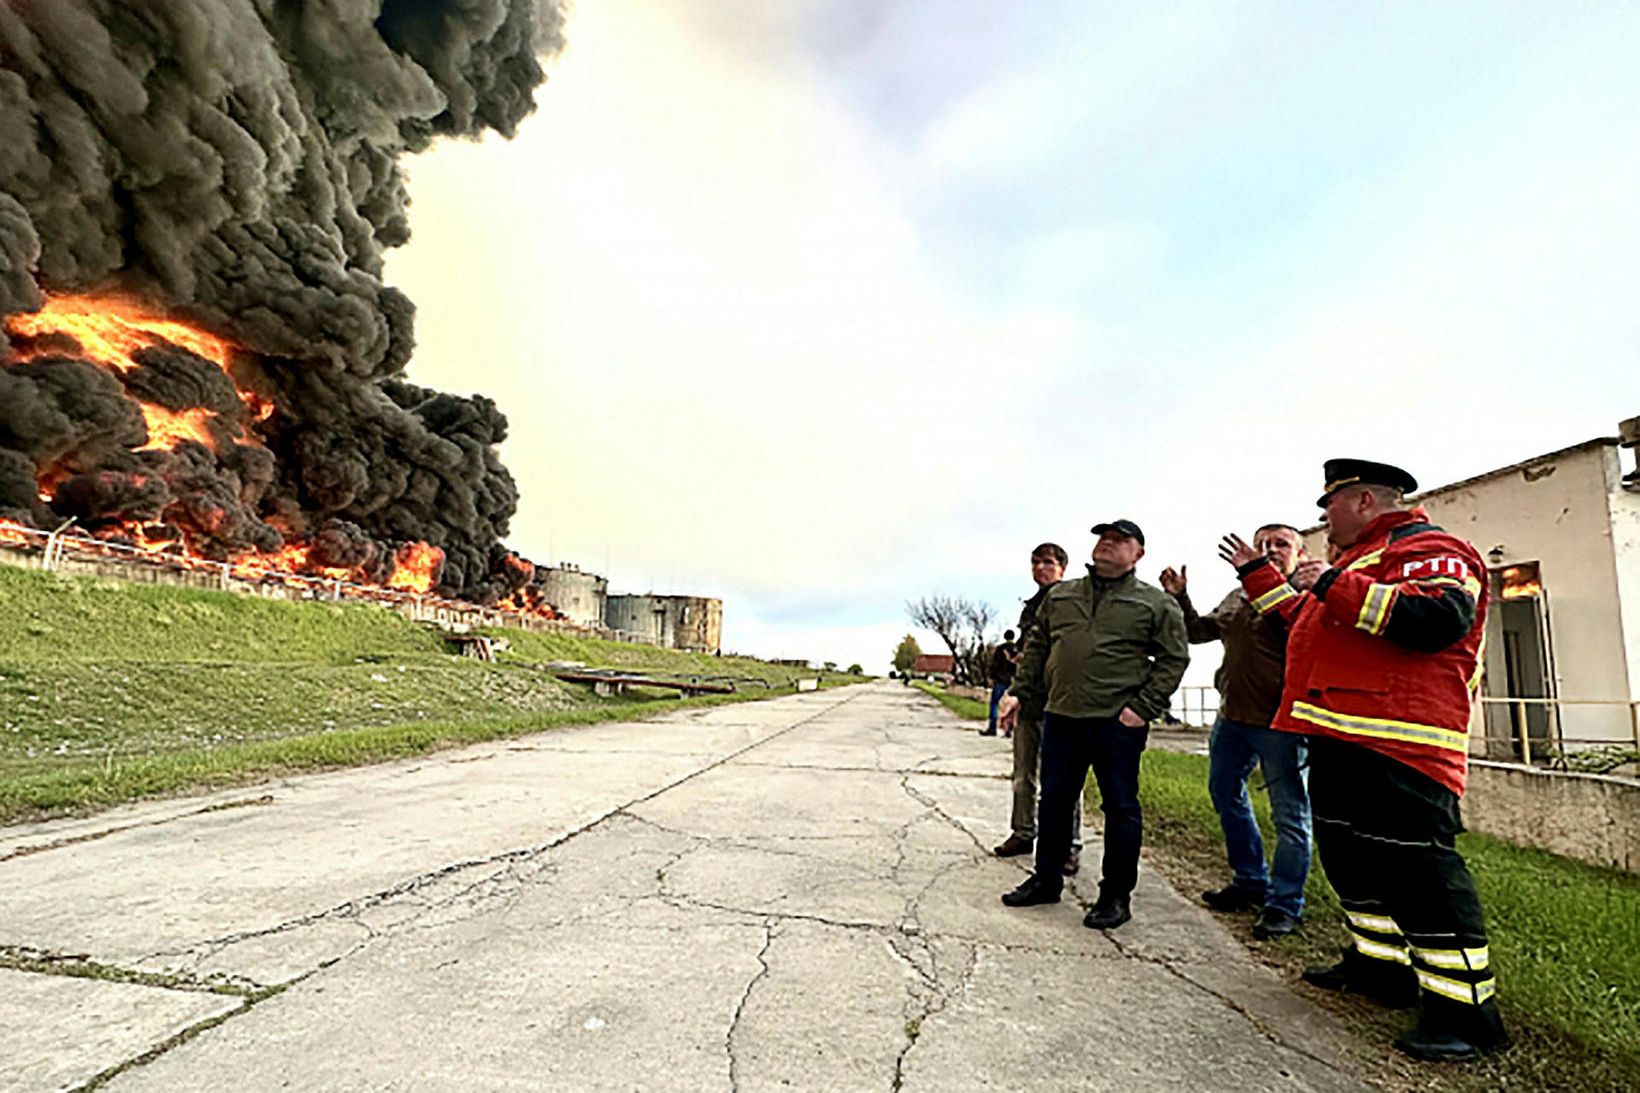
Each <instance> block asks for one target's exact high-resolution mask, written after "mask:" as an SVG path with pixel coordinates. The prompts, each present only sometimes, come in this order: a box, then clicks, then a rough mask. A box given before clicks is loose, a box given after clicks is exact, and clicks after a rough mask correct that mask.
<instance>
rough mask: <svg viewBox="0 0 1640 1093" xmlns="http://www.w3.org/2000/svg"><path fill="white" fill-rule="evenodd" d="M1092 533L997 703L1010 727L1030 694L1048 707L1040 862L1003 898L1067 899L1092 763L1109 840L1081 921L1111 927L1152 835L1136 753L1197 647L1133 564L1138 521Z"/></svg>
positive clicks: (1139, 547)
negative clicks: (1077, 571) (1089, 557)
mask: <svg viewBox="0 0 1640 1093" xmlns="http://www.w3.org/2000/svg"><path fill="white" fill-rule="evenodd" d="M1093 534H1095V535H1097V536H1099V541H1098V542H1097V543H1095V544H1094V548H1093V564H1092V565H1090V566H1088V575H1087V576H1086V577H1078V578H1076V579H1075V580H1069V581H1062V582H1060V583H1059V584H1057V585H1054V586H1053V588H1051V589H1049V591H1048V594H1047V596H1046V597H1045V598H1044V600H1043V601H1042V606H1041V607H1040V608H1039V609H1038V611H1037V614H1036V618H1035V619H1034V620H1033V621H1032V624H1031V628H1030V630H1029V631H1028V632H1027V633H1026V635H1025V649H1024V652H1023V653H1022V654H1021V656H1020V660H1019V668H1018V670H1017V672H1016V673H1015V674H1014V684H1013V687H1012V688H1010V690H1009V692H1008V695H1007V697H1005V698H1004V699H1003V700H1002V704H1001V706H1000V707H999V708H998V716H999V722H1000V723H1001V724H1002V725H1003V727H1004V728H1012V726H1013V723H1014V719H1015V718H1016V717H1018V714H1019V706H1020V703H1021V702H1022V701H1030V700H1033V699H1038V698H1045V699H1046V709H1047V713H1046V716H1045V717H1044V719H1043V724H1042V803H1041V805H1040V806H1039V807H1038V809H1037V812H1038V815H1037V839H1036V872H1034V873H1033V874H1031V876H1029V877H1027V878H1026V880H1025V882H1024V883H1023V884H1021V885H1020V886H1019V887H1018V888H1015V889H1014V890H1013V891H1011V892H1007V893H1005V894H1004V895H1003V897H1002V902H1003V903H1006V904H1007V905H1008V906H1010V907H1028V906H1030V905H1032V904H1037V903H1057V902H1059V895H1060V891H1061V890H1062V888H1063V886H1064V877H1063V876H1062V875H1061V874H1060V866H1061V865H1063V863H1064V861H1065V855H1066V853H1067V852H1068V851H1069V849H1070V839H1071V812H1072V809H1073V808H1074V806H1075V804H1076V801H1077V799H1078V798H1079V797H1080V796H1081V793H1082V787H1083V786H1084V785H1085V784H1086V782H1087V778H1088V768H1089V767H1090V766H1091V767H1092V768H1093V776H1094V779H1095V781H1097V782H1098V783H1099V797H1100V811H1102V812H1103V813H1104V815H1105V850H1104V859H1103V862H1102V866H1101V868H1102V874H1101V879H1100V882H1099V899H1098V901H1097V902H1096V903H1095V904H1094V905H1093V909H1092V910H1090V911H1089V912H1088V913H1087V916H1086V917H1085V918H1083V920H1082V924H1083V925H1084V926H1087V927H1089V928H1091V929H1096V930H1109V929H1114V928H1115V927H1117V926H1120V925H1121V924H1122V923H1124V922H1126V921H1127V920H1128V919H1129V918H1131V917H1133V916H1132V912H1131V909H1130V906H1129V899H1130V897H1131V895H1132V893H1133V888H1134V885H1135V884H1136V883H1137V882H1138V878H1139V848H1140V845H1141V843H1142V842H1143V838H1144V817H1143V814H1142V813H1141V812H1140V809H1139V756H1140V755H1141V754H1142V753H1143V752H1144V750H1145V739H1146V737H1147V736H1148V735H1149V733H1150V722H1151V720H1152V719H1154V718H1156V717H1159V716H1161V714H1162V713H1163V712H1165V711H1166V710H1167V708H1168V701H1169V699H1170V698H1172V696H1173V692H1174V691H1175V690H1176V689H1178V686H1179V681H1180V680H1181V679H1183V678H1184V670H1185V667H1186V666H1187V665H1188V664H1189V663H1190V646H1189V643H1188V642H1187V640H1186V638H1185V627H1184V613H1183V612H1182V611H1180V609H1179V605H1178V603H1177V602H1175V601H1174V599H1173V597H1172V596H1169V595H1168V594H1167V593H1165V592H1163V591H1162V590H1161V589H1159V588H1157V587H1155V586H1154V585H1150V584H1146V583H1145V582H1144V581H1141V580H1139V579H1138V578H1137V577H1136V576H1134V574H1133V567H1134V566H1135V565H1137V564H1138V561H1139V559H1140V558H1142V557H1144V553H1145V533H1144V532H1143V531H1141V530H1140V529H1139V525H1137V524H1135V523H1134V522H1133V521H1131V520H1112V521H1110V522H1109V523H1103V524H1095V525H1094V527H1093Z"/></svg>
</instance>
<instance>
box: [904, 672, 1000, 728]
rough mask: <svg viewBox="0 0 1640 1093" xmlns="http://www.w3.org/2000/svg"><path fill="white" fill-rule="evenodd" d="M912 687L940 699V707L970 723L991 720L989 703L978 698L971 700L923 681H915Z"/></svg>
mask: <svg viewBox="0 0 1640 1093" xmlns="http://www.w3.org/2000/svg"><path fill="white" fill-rule="evenodd" d="M911 685H912V686H913V687H915V688H917V690H919V691H921V692H922V693H923V694H925V695H931V696H933V697H934V698H937V699H939V702H940V705H942V706H944V707H945V708H946V709H948V710H950V711H951V712H952V713H954V714H956V715H957V716H958V717H965V718H967V719H969V720H970V721H988V720H990V718H991V706H990V704H989V703H987V702H981V701H980V700H979V699H977V698H969V697H967V696H966V695H954V694H951V693H950V692H948V691H946V690H945V689H944V688H941V687H936V686H935V685H934V684H932V683H924V682H922V681H921V680H914V681H912V684H911Z"/></svg>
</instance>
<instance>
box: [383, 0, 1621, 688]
mask: <svg viewBox="0 0 1640 1093" xmlns="http://www.w3.org/2000/svg"><path fill="white" fill-rule="evenodd" d="M1444 10H1445V9H1443V11H1444ZM1338 18H1340V17H1339V16H1338V15H1337V13H1336V12H1330V13H1329V14H1328V15H1326V16H1325V17H1323V16H1322V15H1320V14H1317V15H1314V16H1305V17H1296V16H1295V17H1292V18H1287V17H1283V18H1282V19H1280V20H1277V19H1275V18H1274V17H1271V18H1261V19H1252V20H1248V19H1245V18H1243V17H1242V15H1241V14H1240V12H1239V10H1238V9H1231V8H1227V7H1222V6H1217V5H1206V6H1198V7H1195V8H1191V9H1188V10H1185V9H1180V10H1178V11H1175V10H1172V9H1170V10H1169V11H1168V12H1165V13H1160V14H1158V13H1154V12H1140V13H1137V14H1133V15H1127V14H1124V13H1114V14H1113V13H1112V12H1111V11H1110V10H1100V11H1093V10H1091V9H1087V8H1086V7H1085V6H1083V5H1067V6H1065V7H1063V8H1060V9H1055V11H1054V12H1053V13H1052V17H1047V16H1033V15H1030V14H1028V13H1022V14H1020V15H1019V16H1018V17H1017V20H1015V19H1010V20H1009V21H1008V24H1007V26H1006V28H1004V29H998V30H995V33H994V42H993V40H992V39H991V37H988V36H992V35H993V28H992V27H990V26H989V25H988V26H987V28H986V30H985V33H983V34H970V33H966V32H959V30H955V29H954V30H952V31H951V33H950V34H946V35H942V34H940V33H937V31H938V30H939V28H940V26H941V25H942V20H946V19H948V16H947V15H946V14H944V13H943V6H941V5H916V4H911V3H909V2H908V3H907V4H895V5H887V6H885V5H881V4H875V3H866V2H862V3H858V4H852V5H849V6H847V7H846V8H838V7H836V6H835V5H830V4H821V3H818V0H816V2H814V3H806V4H803V5H798V6H794V7H783V6H772V5H762V4H755V3H751V0H742V2H740V3H738V4H736V5H735V6H732V7H727V8H725V7H721V6H718V5H715V4H711V3H706V2H705V0H702V2H700V3H695V4H685V5H678V6H674V5H649V4H640V3H637V2H635V0H633V2H628V3H613V2H611V3H600V4H596V5H593V4H584V5H580V6H578V7H577V8H576V9H574V11H573V13H572V17H571V21H570V24H569V26H568V40H569V43H570V44H569V48H568V50H567V52H566V53H565V55H564V56H563V57H562V59H561V60H560V61H559V62H558V63H557V64H556V66H555V67H554V68H553V70H552V72H551V74H550V76H551V78H550V80H549V83H548V85H547V87H546V88H545V90H544V91H543V92H542V94H541V95H540V97H539V102H540V111H539V112H538V114H537V116H536V117H535V118H534V119H533V120H532V121H530V122H529V123H528V124H527V125H526V126H525V127H524V130H523V132H522V133H521V135H520V137H519V139H518V140H517V141H515V142H513V143H512V144H500V143H497V142H490V143H479V144H465V145H459V146H451V147H442V148H439V149H438V150H436V151H435V152H433V153H432V154H430V155H428V156H425V157H423V158H421V159H420V160H418V161H416V162H415V163H414V164H413V166H412V171H413V176H412V187H411V193H412V196H413V197H414V199H415V202H416V203H415V206H414V208H413V211H412V226H413V228H414V231H415V238H414V240H413V242H412V243H411V244H410V246H409V247H408V248H406V249H405V250H404V251H403V252H401V253H399V254H396V255H395V256H394V257H393V259H392V264H391V265H390V267H389V273H390V275H391V276H392V278H393V279H394V280H396V281H397V282H399V283H401V284H402V285H403V287H405V288H406V289H407V291H408V292H409V294H410V295H411V296H412V297H413V298H414V299H416V300H417V302H418V305H419V306H420V317H419V327H418V331H419V340H420V347H419V349H418V352H417V356H416V358H415V360H414V362H413V364H412V368H411V374H412V377H413V378H415V379H417V380H418V381H420V382H426V383H430V384H434V385H436V386H441V387H446V388H449V387H455V388H458V389H476V390H482V391H483V392H484V393H486V394H488V395H491V396H492V397H494V398H496V400H497V401H498V402H499V404H500V405H501V406H502V408H503V409H504V410H505V411H506V412H507V413H508V414H509V416H510V418H511V420H512V434H511V439H509V441H508V442H507V445H506V448H505V452H504V454H505V457H506V459H507V462H508V465H509V466H510V467H511V469H512V470H513V472H514V474H515V475H516V476H517V478H518V479H519V482H520V486H521V491H522V494H523V501H522V507H521V510H520V514H519V517H518V519H517V520H516V521H515V524H514V529H513V540H514V542H515V544H516V545H519V546H521V547H522V548H523V549H525V550H526V551H527V552H530V553H532V554H535V555H537V556H539V557H546V558H548V559H549V560H556V559H559V558H567V559H569V560H574V561H579V562H581V563H582V564H584V565H588V566H590V567H593V568H601V567H602V566H603V564H604V560H605V558H606V557H607V558H608V568H609V569H610V570H611V572H610V573H609V576H610V577H611V578H612V580H613V583H614V585H615V586H616V587H633V588H637V587H638V586H645V585H651V584H653V585H659V586H662V587H672V588H676V589H677V590H680V591H691V592H702V593H707V594H719V595H723V596H724V597H725V598H726V600H727V604H726V612H725V625H726V628H727V631H728V635H729V639H730V644H732V645H735V646H736V647H739V648H751V649H755V648H758V646H756V645H755V643H756V642H760V641H767V642H770V643H772V644H771V646H770V648H769V649H768V651H769V652H781V651H785V652H791V653H793V655H814V656H820V657H822V659H836V660H838V661H839V662H841V663H848V662H849V661H852V660H860V661H862V662H866V663H868V664H870V663H878V664H880V663H881V661H882V658H886V656H887V654H888V651H889V650H891V649H892V647H893V644H894V642H895V641H897V640H898V638H899V636H900V635H901V634H903V633H904V632H905V628H906V624H905V621H904V619H903V613H902V611H901V604H902V603H903V601H904V600H906V599H908V598H914V597H916V596H918V595H922V594H924V593H927V592H934V591H944V592H953V593H958V594H967V595H971V596H977V597H980V598H985V599H989V600H990V601H991V602H992V603H993V604H996V605H997V606H998V607H999V609H1000V610H1001V613H1002V614H1003V615H1004V616H1011V612H1012V610H1013V605H1014V604H1015V603H1016V602H1017V599H1018V597H1019V596H1021V595H1023V594H1024V593H1025V592H1027V591H1029V587H1028V583H1027V581H1026V574H1025V570H1024V566H1023V561H1022V558H1021V555H1022V553H1023V552H1024V551H1026V550H1028V549H1029V547H1030V546H1031V545H1034V544H1035V543H1036V542H1039V541H1041V540H1043V539H1055V540H1057V541H1059V542H1061V543H1062V544H1063V545H1064V546H1065V547H1066V548H1067V549H1069V550H1070V552H1071V554H1072V556H1073V559H1075V561H1074V562H1073V565H1076V564H1080V561H1081V559H1082V558H1083V557H1084V556H1085V554H1086V550H1087V545H1088V540H1089V537H1088V534H1087V531H1086V529H1087V527H1088V525H1089V524H1090V523H1091V522H1092V520H1093V519H1094V518H1096V517H1100V516H1106V515H1112V514H1116V515H1127V516H1131V517H1133V518H1135V519H1138V520H1139V521H1140V522H1141V523H1143V524H1144V525H1145V527H1146V529H1147V531H1148V532H1149V533H1150V538H1151V542H1152V552H1151V556H1150V557H1149V558H1147V559H1146V560H1145V562H1144V563H1143V564H1142V566H1141V573H1142V575H1146V576H1153V575H1154V573H1155V571H1156V570H1158V569H1159V568H1160V567H1161V566H1162V565H1163V564H1168V563H1176V562H1186V563H1189V564H1190V565H1191V566H1192V574H1193V575H1198V574H1199V576H1198V580H1199V581H1200V582H1201V585H1200V587H1201V589H1202V592H1203V598H1208V596H1210V595H1212V596H1216V595H1217V594H1221V593H1222V592H1223V591H1224V590H1225V589H1226V588H1228V587H1229V575H1228V571H1225V572H1223V573H1220V572H1219V570H1220V569H1221V568H1222V566H1221V564H1220V563H1219V562H1218V561H1217V559H1216V558H1215V557H1214V556H1213V554H1212V543H1213V542H1214V540H1215V539H1216V538H1217V535H1218V534H1219V533H1220V532H1221V531H1224V530H1231V529H1237V528H1239V529H1244V530H1251V527H1252V526H1254V525H1255V524H1257V523H1260V522H1263V521H1264V520H1265V519H1268V518H1271V517H1274V518H1278V519H1281V518H1284V519H1288V520H1292V521H1294V522H1304V521H1305V519H1306V517H1307V514H1308V513H1309V512H1310V509H1309V503H1310V501H1311V500H1313V496H1314V485H1315V479H1316V477H1317V475H1318V474H1319V471H1318V469H1317V468H1318V467H1319V463H1320V461H1321V460H1322V459H1323V458H1326V457H1327V456H1330V455H1334V454H1360V455H1369V456H1371V455H1377V456H1379V457H1382V458H1389V459H1398V460H1402V461H1404V462H1406V463H1407V464H1408V465H1409V466H1412V467H1413V468H1414V470H1415V471H1417V472H1418V473H1419V475H1420V477H1421V478H1423V479H1424V480H1425V481H1426V482H1428V483H1430V484H1435V483H1438V482H1441V481H1446V480H1452V479H1455V478H1458V477H1462V476H1465V475H1468V474H1471V473H1475V472H1478V471H1483V470H1486V469H1488V468H1490V467H1494V466H1500V465H1503V464H1507V463H1510V462H1513V461H1515V460H1518V459H1521V458H1524V457H1527V456H1530V455H1532V454H1535V453H1537V452H1540V451H1546V450H1549V449H1551V448H1554V447H1558V446H1561V445H1564V444H1569V443H1573V442H1576V441H1579V440H1582V439H1585V438H1587V436H1590V435H1594V434H1596V433H1600V432H1605V431H1607V430H1609V429H1610V427H1611V426H1612V425H1613V424H1615V421H1616V418H1617V417H1620V416H1624V415H1625V414H1628V413H1632V412H1634V408H1633V406H1632V405H1627V406H1625V405H1623V404H1622V403H1623V400H1624V399H1625V398H1628V399H1632V398H1633V397H1634V396H1635V395H1636V394H1640V386H1637V385H1636V384H1635V383H1634V382H1633V381H1632V380H1630V379H1629V378H1628V377H1629V376H1630V375H1631V373H1632V363H1633V359H1634V351H1635V348H1636V346H1635V341H1636V334H1635V330H1636V328H1635V326H1634V324H1633V322H1632V320H1631V319H1630V318H1628V315H1629V312H1630V310H1632V307H1631V304H1632V301H1630V300H1629V299H1628V297H1629V296H1630V295H1632V288H1633V285H1634V284H1635V283H1636V280H1637V278H1636V274H1637V273H1640V268H1637V264H1640V258H1637V255H1640V214H1637V213H1636V212H1635V207H1634V205H1633V202H1632V195H1630V194H1629V193H1628V192H1627V191H1628V189H1629V188H1630V184H1631V182H1632V179H1633V178H1634V177H1635V176H1636V174H1637V173H1640V170H1637V168H1640V154H1637V153H1636V152H1635V151H1634V150H1633V148H1632V142H1623V141H1621V140H1614V139H1613V135H1614V134H1617V133H1622V132H1624V131H1625V130H1624V129H1623V126H1624V125H1625V124H1626V119H1627V118H1628V117H1629V116H1631V115H1632V110H1633V106H1634V105H1635V104H1636V102H1637V101H1640V77H1636V75H1635V70H1634V69H1633V66H1632V64H1630V63H1629V58H1628V57H1627V55H1626V54H1624V53H1623V52H1622V51H1621V50H1620V49H1616V48H1613V43H1616V42H1618V41H1621V40H1624V39H1625V38H1626V37H1627V38H1632V30H1633V26H1632V24H1633V23H1634V21H1635V19H1636V17H1635V16H1634V15H1631V14H1623V13H1604V14H1593V13H1590V14H1585V15H1583V16H1580V17H1579V18H1575V19H1574V18H1571V17H1566V18H1563V19H1558V20H1556V21H1554V22H1553V25H1550V24H1549V23H1547V22H1544V23H1543V25H1537V23H1538V22H1541V21H1540V20H1534V19H1531V18H1527V17H1525V16H1519V17H1514V18H1512V19H1511V20H1510V21H1506V22H1503V23H1497V22H1495V21H1492V20H1491V19H1490V17H1489V15H1488V12H1487V8H1486V7H1485V6H1477V7H1472V8H1462V9H1461V10H1453V11H1447V12H1446V14H1443V15H1441V16H1440V17H1439V18H1435V17H1433V16H1426V15H1425V14H1423V12H1422V8H1419V9H1410V8H1409V9H1405V10H1398V11H1396V12H1392V13H1391V14H1389V15H1385V16H1382V17H1381V16H1380V15H1378V14H1373V15H1370V16H1368V15H1363V16H1361V17H1360V18H1359V19H1355V20H1354V21H1351V22H1349V23H1348V25H1347V26H1345V27H1344V28H1342V29H1340V27H1339V26H1338V25H1336V20H1337V19H1338ZM1480 27H1491V28H1492V30H1491V31H1490V32H1489V33H1487V34H1478V33H1477V28H1480ZM1457 43H1462V44H1463V47H1464V48H1463V50H1462V51H1459V52H1461V54H1462V57H1463V59H1464V60H1463V64H1462V65H1461V66H1460V69H1461V70H1460V71H1456V73H1454V69H1453V64H1452V62H1451V58H1452V56H1453V55H1454V50H1456V49H1457ZM988 49H989V53H987V50H988ZM1341 73H1343V74H1348V78H1345V77H1343V76H1341V75H1340V74H1341ZM1608 419H1609V420H1608ZM804 635H810V636H812V641H813V642H814V646H815V651H814V652H813V653H812V654H805V653H804V652H803V651H800V650H799V649H797V648H795V647H797V646H800V645H801V644H802V641H803V639H804ZM848 642H857V643H859V644H858V645H855V646H852V647H851V646H849V645H847V643H848ZM776 645H778V646H779V647H780V648H778V649H777V648H775V647H774V646H776ZM788 646H792V647H793V648H787V647H788ZM822 647H824V649H826V650H829V652H825V653H822V652H821V648H822ZM873 658H876V660H875V661H874V660H873ZM1201 659H1202V663H1203V665H1208V663H1209V662H1210V661H1211V660H1213V659H1216V658H1215V657H1214V655H1213V653H1212V652H1211V651H1210V650H1203V651H1202V658H1201ZM1204 670H1210V667H1209V668H1206V669H1204ZM1193 678H1194V677H1193Z"/></svg>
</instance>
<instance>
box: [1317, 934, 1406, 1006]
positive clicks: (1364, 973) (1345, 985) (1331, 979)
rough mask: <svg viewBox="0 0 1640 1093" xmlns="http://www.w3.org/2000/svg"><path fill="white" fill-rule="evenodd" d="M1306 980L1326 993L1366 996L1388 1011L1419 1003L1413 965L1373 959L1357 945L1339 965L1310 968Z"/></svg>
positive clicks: (1346, 950) (1345, 954) (1345, 955)
mask: <svg viewBox="0 0 1640 1093" xmlns="http://www.w3.org/2000/svg"><path fill="white" fill-rule="evenodd" d="M1302 978H1303V980H1304V982H1306V983H1308V984H1310V985H1311V986H1312V987H1320V988H1321V989H1322V990H1324V991H1337V992H1338V993H1339V994H1360V995H1364V996H1366V997H1368V998H1370V999H1372V1000H1373V1001H1374V1002H1377V1003H1378V1004H1379V1005H1380V1006H1384V1007H1385V1008H1387V1009H1392V1010H1404V1009H1411V1008H1412V1007H1413V1006H1416V1005H1417V1004H1418V976H1417V973H1415V972H1414V971H1413V970H1412V968H1411V966H1410V965H1407V964H1392V963H1390V962H1389V961H1387V960H1371V959H1369V958H1367V957H1364V956H1362V955H1361V954H1360V953H1358V952H1356V951H1355V948H1354V947H1353V946H1352V947H1350V948H1346V949H1345V950H1344V958H1343V959H1342V960H1340V961H1339V962H1338V963H1336V964H1333V965H1331V966H1328V967H1320V968H1306V969H1305V971H1304V974H1303V976H1302Z"/></svg>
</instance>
